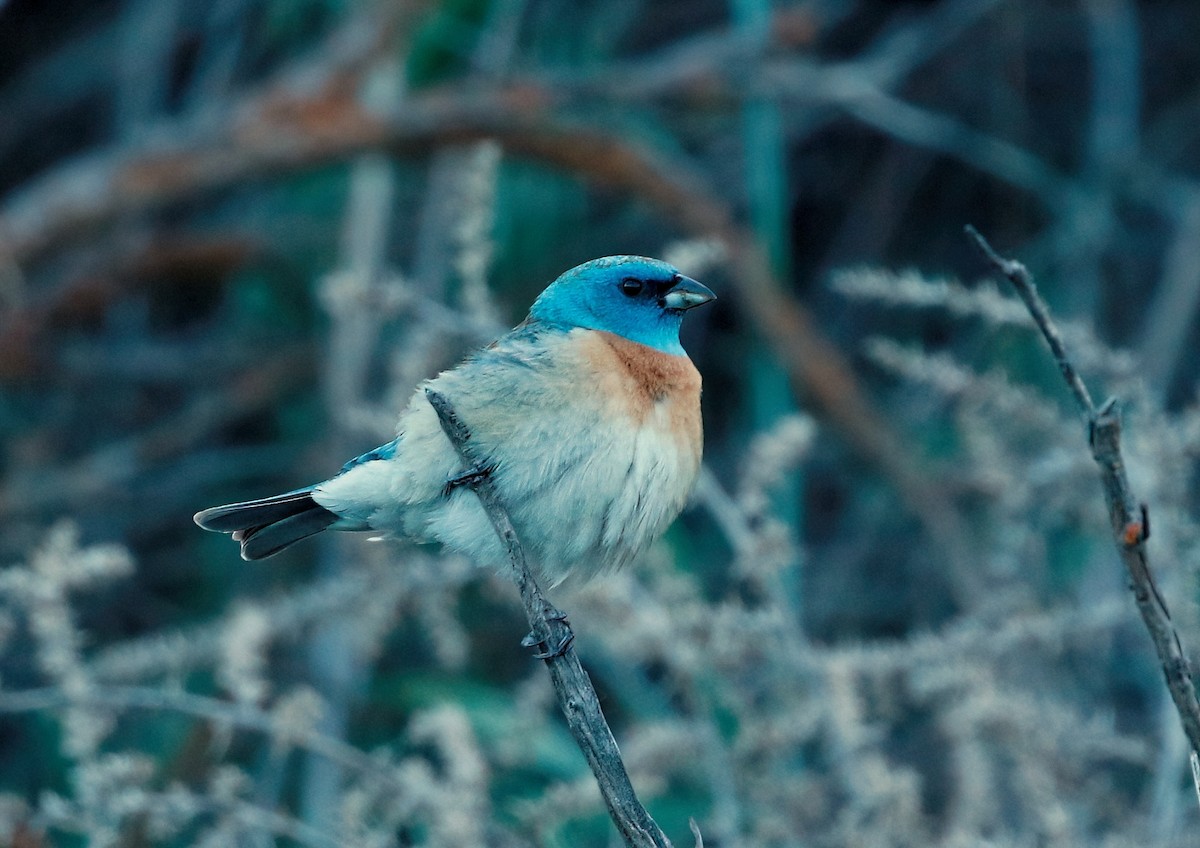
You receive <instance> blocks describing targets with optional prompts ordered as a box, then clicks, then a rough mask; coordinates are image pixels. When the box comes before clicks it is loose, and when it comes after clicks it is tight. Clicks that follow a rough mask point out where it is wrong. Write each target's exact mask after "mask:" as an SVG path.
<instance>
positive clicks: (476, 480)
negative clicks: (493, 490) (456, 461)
mask: <svg viewBox="0 0 1200 848" xmlns="http://www.w3.org/2000/svg"><path fill="white" fill-rule="evenodd" d="M495 470H496V466H494V465H485V466H482V467H480V466H475V467H474V468H471V469H468V470H467V471H464V472H463V473H462V474H459V475H458V476H457V477H451V478H450V479H449V480H447V481H446V485H445V486H444V487H443V488H444V491H445V494H447V495H449V494H450V493H451V492H453V491H454V490H455V489H461V488H462V487H463V486H466V487H467V488H469V489H474V488H475V487H476V486H478V485H479V484H480V483H482V482H483V481H484V480H486V479H487V478H488V477H491V476H492V473H493V472H494V471H495Z"/></svg>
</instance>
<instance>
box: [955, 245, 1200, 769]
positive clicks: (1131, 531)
mask: <svg viewBox="0 0 1200 848" xmlns="http://www.w3.org/2000/svg"><path fill="white" fill-rule="evenodd" d="M966 232H967V235H968V236H969V237H970V238H971V239H972V240H973V241H974V242H975V245H976V246H977V247H978V248H979V250H980V252H982V253H983V255H984V257H985V258H987V260H988V261H989V262H990V263H991V264H992V265H993V266H994V267H995V268H996V270H997V271H999V272H1000V273H1001V274H1003V275H1004V276H1005V277H1006V278H1007V279H1008V281H1009V282H1011V283H1012V284H1013V287H1014V288H1015V289H1016V290H1017V294H1019V295H1020V297H1021V300H1023V301H1024V302H1025V305H1026V306H1027V307H1028V308H1029V312H1030V314H1031V315H1032V316H1033V319H1034V321H1035V322H1036V323H1037V326H1038V329H1040V330H1041V332H1042V335H1043V336H1044V337H1045V339H1046V342H1047V343H1048V344H1049V345H1050V350H1051V352H1052V353H1053V354H1054V359H1055V360H1056V361H1057V363H1058V367H1059V370H1060V371H1061V372H1062V375H1063V378H1064V379H1065V380H1066V381H1067V385H1068V386H1069V387H1070V389H1071V393H1072V394H1073V395H1074V396H1075V401H1076V403H1077V404H1078V406H1079V408H1080V411H1081V412H1083V414H1084V416H1086V418H1087V422H1088V436H1089V441H1090V443H1091V448H1092V457H1093V459H1095V460H1096V464H1097V465H1099V466H1100V476H1101V481H1102V482H1103V485H1104V498H1105V501H1106V502H1107V503H1108V515H1109V520H1110V521H1111V523H1112V530H1113V539H1114V541H1115V542H1116V546H1117V552H1118V553H1119V554H1120V556H1121V560H1122V562H1124V563H1125V568H1126V570H1127V571H1128V572H1129V581H1130V588H1131V589H1132V590H1133V596H1134V599H1135V600H1136V601H1137V607H1138V612H1140V613H1141V615H1142V621H1143V622H1145V624H1146V629H1147V630H1149V631H1150V638H1151V639H1153V640H1154V648H1155V650H1156V651H1157V652H1158V661H1159V664H1160V665H1161V666H1162V670H1163V674H1164V675H1165V677H1166V680H1167V688H1168V689H1169V690H1170V692H1171V699H1172V700H1173V701H1174V702H1175V709H1176V711H1177V712H1178V713H1179V719H1180V721H1181V722H1182V724H1183V731H1184V733H1186V734H1187V738H1188V742H1189V743H1190V744H1191V746H1192V750H1193V751H1196V752H1200V703H1198V702H1197V700H1196V689H1195V686H1194V685H1193V683H1192V671H1191V668H1190V666H1189V665H1188V660H1187V654H1186V652H1185V651H1184V650H1183V644H1182V643H1181V642H1180V639H1179V633H1178V631H1176V629H1175V625H1174V623H1172V621H1171V614H1170V612H1169V611H1168V610H1167V604H1166V602H1165V601H1164V600H1163V597H1162V595H1161V594H1159V591H1158V586H1157V585H1155V582H1154V576H1153V574H1151V572H1150V560H1149V557H1148V555H1147V552H1146V540H1147V539H1148V538H1149V537H1150V516H1149V513H1148V512H1147V510H1146V506H1145V504H1139V503H1138V501H1137V499H1136V498H1134V496H1133V492H1132V491H1131V490H1130V488H1129V480H1128V478H1127V477H1126V474H1125V460H1124V458H1123V457H1122V456H1121V442H1120V440H1121V416H1120V413H1119V412H1118V410H1117V401H1116V398H1110V399H1109V400H1107V401H1105V402H1104V403H1103V404H1102V405H1101V406H1100V407H1099V408H1097V407H1096V406H1095V405H1094V404H1093V403H1092V398H1091V395H1090V394H1088V390H1087V387H1086V386H1084V384H1083V380H1082V378H1080V376H1079V372H1078V371H1076V370H1075V366H1074V365H1073V364H1072V363H1071V360H1070V358H1069V357H1068V356H1067V352H1066V350H1065V349H1064V347H1063V343H1062V338H1061V336H1059V333H1058V329H1057V328H1056V327H1055V326H1054V321H1053V320H1052V319H1051V318H1050V311H1049V309H1048V308H1047V307H1046V304H1045V302H1044V301H1043V300H1042V299H1041V297H1040V296H1039V295H1038V293H1037V288H1036V287H1035V286H1034V284H1033V278H1032V277H1031V276H1030V274H1029V271H1028V270H1027V269H1026V268H1025V266H1024V265H1022V264H1021V263H1020V262H1017V261H1016V260H1012V259H1005V258H1003V257H1001V256H1000V255H999V254H997V253H996V252H995V251H994V250H993V249H992V246H991V245H990V244H988V242H987V240H986V239H985V238H984V237H983V236H981V235H980V234H979V232H978V230H976V229H975V228H974V227H971V226H968V227H967V228H966Z"/></svg>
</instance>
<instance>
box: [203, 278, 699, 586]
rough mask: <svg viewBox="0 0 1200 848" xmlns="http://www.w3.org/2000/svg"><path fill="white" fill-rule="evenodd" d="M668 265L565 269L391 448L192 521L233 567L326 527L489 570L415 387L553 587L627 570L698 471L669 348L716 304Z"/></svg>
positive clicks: (411, 406)
mask: <svg viewBox="0 0 1200 848" xmlns="http://www.w3.org/2000/svg"><path fill="white" fill-rule="evenodd" d="M715 297H716V295H715V294H714V293H713V292H712V290H711V289H709V288H707V287H706V286H704V285H702V284H701V283H699V282H697V281H696V280H694V279H692V278H690V277H687V276H684V275H683V274H682V273H681V272H680V271H679V270H678V269H677V268H675V267H674V266H673V265H671V264H669V263H667V262H664V261H662V260H659V259H652V258H648V257H643V256H627V255H621V256H607V257H602V258H599V259H593V260H591V261H590V262H585V263H583V264H582V265H578V266H576V267H574V268H572V269H570V270H568V271H566V272H565V273H563V274H562V275H561V276H559V277H558V278H557V279H555V280H554V281H553V282H552V283H550V285H548V286H547V287H546V288H545V289H544V290H543V291H542V293H541V294H540V295H539V296H538V297H537V298H536V300H535V301H534V303H533V305H532V306H531V307H530V309H529V314H528V316H527V317H526V318H525V319H524V320H523V321H522V322H521V323H520V324H518V325H517V326H516V327H514V328H513V329H512V330H509V331H508V332H507V333H505V334H504V335H502V336H501V337H500V338H498V339H497V340H496V341H494V342H493V343H492V344H490V345H488V346H487V347H484V348H482V349H480V350H477V351H475V352H474V353H472V354H471V355H469V356H468V357H467V358H466V359H465V360H464V361H463V362H462V363H460V364H459V365H457V366H456V367H454V368H452V369H450V370H447V371H443V372H442V373H441V374H439V375H437V376H436V377H433V378H432V379H430V380H427V381H425V382H424V383H423V384H422V385H421V386H418V387H417V389H416V391H414V393H413V395H412V399H411V400H410V402H409V403H408V406H407V408H406V409H405V410H404V411H403V412H402V413H401V415H400V418H399V422H398V425H397V435H396V437H395V438H394V439H392V440H391V441H389V442H387V443H386V444H384V445H381V446H379V447H377V448H374V449H373V450H370V451H368V452H366V453H364V454H362V455H361V456H358V457H356V458H354V459H352V460H350V461H349V462H347V463H346V464H345V465H343V466H342V469H341V470H340V471H339V472H338V473H337V474H335V475H334V476H333V477H330V478H329V479H327V480H325V481H323V482H320V483H317V484H315V485H311V486H306V487H304V488H301V489H296V490H293V491H290V492H286V493H284V494H281V495H276V496H274V497H268V498H262V499H260V500H252V501H244V502H241V503H233V504H226V505H223V506H216V507H212V508H209V509H205V510H202V511H200V512H198V513H196V515H195V517H194V520H195V522H196V524H198V525H199V526H200V527H203V528H204V529H206V530H212V531H216V532H221V533H231V534H232V535H233V539H234V540H235V541H237V542H239V543H240V544H241V555H242V558H243V559H245V560H258V559H263V558H265V557H269V556H273V555H275V554H277V553H279V552H280V551H282V550H284V549H285V548H288V547H290V546H291V545H292V544H294V543H296V542H298V541H300V540H301V539H305V538H308V537H310V536H313V535H315V534H317V533H320V532H322V531H324V530H348V531H374V532H375V533H376V534H377V535H382V536H384V537H395V538H400V539H407V540H411V541H414V542H418V543H422V542H439V543H441V544H442V545H443V546H444V547H446V548H449V549H451V550H455V551H459V552H461V553H464V554H466V555H467V556H468V557H470V558H472V559H474V560H475V561H476V562H478V563H480V564H490V565H493V566H494V567H497V568H501V567H503V563H505V562H507V560H506V559H505V549H504V547H503V546H502V544H501V542H500V540H499V538H498V537H497V536H496V534H495V533H494V531H493V530H492V526H491V524H490V521H489V519H488V517H487V514H486V512H485V511H484V509H483V507H482V505H481V504H480V502H479V500H478V498H477V497H476V496H475V494H474V493H473V491H471V490H470V488H469V487H467V486H455V485H452V482H453V481H455V480H456V479H459V478H461V476H462V475H463V474H464V473H465V472H466V471H468V470H469V469H464V467H463V465H464V463H463V461H462V460H461V459H460V457H459V455H458V454H457V452H456V451H455V449H454V447H453V445H452V444H451V442H450V440H449V438H448V437H447V436H446V435H445V433H444V432H443V430H442V427H441V424H440V421H439V418H438V416H437V413H436V412H435V410H434V408H433V407H432V406H431V405H430V401H429V398H428V396H427V394H426V391H425V390H427V389H428V390H432V391H435V392H437V393H439V394H441V395H442V396H443V397H445V398H446V399H447V400H448V401H449V403H450V404H451V405H452V406H453V408H454V409H455V410H456V412H457V413H458V416H459V418H460V419H461V420H462V421H463V423H464V424H465V426H466V427H467V429H468V431H469V432H470V438H471V445H472V448H473V450H474V452H475V454H476V456H478V457H480V458H481V462H480V467H486V468H487V469H488V473H489V474H490V475H491V477H492V481H493V485H494V490H495V492H496V493H497V495H498V496H499V498H500V501H501V503H503V504H504V506H505V508H506V510H507V511H508V512H509V514H510V517H511V519H512V522H513V525H514V527H515V529H516V531H517V535H518V537H519V538H520V540H521V543H522V545H523V547H524V548H525V550H526V553H527V555H529V556H530V557H531V558H532V560H533V563H534V570H535V573H536V574H538V576H540V577H541V578H543V579H547V580H548V581H549V582H550V585H557V584H559V583H561V582H562V581H563V580H564V579H565V578H566V577H567V576H568V575H571V574H582V575H583V577H584V578H585V579H590V578H591V577H593V576H595V575H598V574H600V573H603V572H605V571H608V570H611V569H616V568H619V567H621V566H622V565H625V564H626V563H628V562H629V561H630V560H632V559H633V558H634V557H636V556H637V555H638V554H639V553H641V552H642V551H643V550H645V549H646V548H647V547H648V546H649V545H650V544H651V543H652V542H653V541H654V540H655V539H657V538H658V537H659V536H660V535H662V533H664V532H665V530H666V528H667V527H668V526H669V525H670V524H671V522H673V521H674V520H675V518H676V517H677V516H678V515H679V513H680V512H681V511H682V510H683V507H684V506H685V504H686V502H687V498H688V496H689V493H690V491H691V489H692V486H693V484H694V483H695V481H696V477H697V475H698V473H699V469H700V460H701V455H702V450H703V428H702V424H701V417H700V391H701V377H700V373H699V371H697V369H696V367H695V365H694V364H693V363H692V361H691V359H689V358H688V356H687V353H686V352H685V351H684V349H683V346H682V345H681V343H680V340H679V330H680V326H681V324H682V321H683V317H684V313H685V312H687V311H688V310H690V309H693V308H695V307H697V306H700V305H702V304H705V303H708V302H709V301H711V300H714V299H715Z"/></svg>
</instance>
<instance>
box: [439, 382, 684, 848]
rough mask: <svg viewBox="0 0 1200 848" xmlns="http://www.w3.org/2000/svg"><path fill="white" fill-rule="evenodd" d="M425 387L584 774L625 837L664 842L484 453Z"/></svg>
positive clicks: (446, 404)
mask: <svg viewBox="0 0 1200 848" xmlns="http://www.w3.org/2000/svg"><path fill="white" fill-rule="evenodd" d="M425 394H426V396H427V397H428V398H429V403H430V405H431V406H433V408H434V410H435V411H436V412H437V415H438V419H439V420H440V421H441V424H442V429H443V430H444V431H445V433H446V437H447V438H448V439H450V443H451V444H452V445H454V450H455V451H456V452H457V453H458V455H459V457H460V458H461V459H462V461H463V463H464V464H465V466H466V469H467V473H466V474H465V475H464V476H463V477H461V478H459V482H461V483H462V485H465V486H468V487H470V488H471V490H472V491H474V492H475V494H476V495H477V496H478V498H479V502H480V503H481V504H482V505H483V509H484V511H485V512H486V513H487V516H488V518H489V519H490V520H491V522H492V527H493V528H494V529H495V531H496V535H497V536H498V537H499V538H500V541H501V543H502V544H503V545H504V547H505V550H506V551H507V553H508V559H509V562H510V563H511V564H512V568H513V578H514V579H515V580H516V583H517V588H518V589H519V590H520V592H521V601H522V602H523V603H524V605H525V615H526V617H527V618H528V619H529V627H530V631H531V632H530V635H529V636H527V637H526V642H525V644H527V645H531V646H532V645H538V646H539V647H540V648H541V653H539V654H538V656H539V657H541V658H542V659H544V660H545V661H546V665H547V667H548V668H549V669H550V677H551V679H552V680H553V681H554V691H555V693H556V694H557V695H558V705H559V708H560V709H561V710H562V712H563V715H564V716H565V717H566V719H567V725H568V726H569V727H570V729H571V734H572V735H573V736H574V737H575V742H576V743H577V744H578V745H579V747H580V749H581V750H582V751H583V754H584V756H585V757H587V761H588V765H589V766H590V767H591V769H592V774H594V775H595V776H596V782H597V784H599V786H600V794H601V795H603V796H604V803H605V805H606V806H607V807H608V812H609V815H610V816H611V817H612V820H613V824H615V825H616V827H617V830H618V831H619V832H620V834H621V837H622V838H623V839H624V840H625V844H626V845H630V846H657V848H669V846H670V845H671V843H670V841H669V840H668V839H667V837H666V834H664V833H663V832H662V830H661V829H660V828H659V826H658V825H657V824H656V823H655V821H654V819H652V818H651V817H650V814H649V813H648V812H646V808H645V807H643V806H642V804H641V802H640V801H638V798H637V794H636V793H635V792H634V789H633V784H632V783H630V781H629V774H628V772H626V770H625V763H624V761H623V760H622V759H621V752H620V751H619V750H618V749H617V743H616V740H615V739H613V735H612V731H611V730H609V728H608V723H607V722H606V721H605V719H604V713H603V712H602V711H601V710H600V700H599V698H597V697H596V690H595V689H594V688H593V687H592V681H591V680H590V679H589V678H588V676H587V673H586V672H585V671H584V670H583V666H582V665H580V663H579V657H578V655H577V654H576V653H575V649H574V647H572V642H573V641H574V639H575V634H574V633H573V632H572V630H571V626H570V624H569V623H568V622H567V618H566V616H565V615H563V614H562V613H561V612H559V611H558V610H557V609H555V608H554V607H553V606H552V605H551V604H550V602H549V601H547V600H546V598H545V596H543V595H542V592H541V589H539V588H538V585H537V582H536V581H535V580H534V578H533V574H532V573H531V572H530V570H529V565H528V562H527V561H526V558H525V551H524V549H523V548H522V547H521V542H520V539H518V538H517V531H516V529H515V528H514V527H513V523H512V519H511V518H510V517H509V515H508V511H507V510H506V509H505V507H504V504H503V503H502V502H501V500H500V496H499V494H498V493H497V492H496V486H495V484H494V483H493V481H492V477H491V474H490V473H489V472H488V471H487V464H486V458H485V457H481V456H479V455H477V453H476V452H475V449H474V444H473V443H472V442H471V431H470V429H469V428H468V427H467V425H466V423H465V422H464V421H463V420H462V419H461V418H460V417H459V416H458V413H457V412H456V411H455V410H454V407H453V406H452V405H451V403H450V401H449V400H447V399H446V397H445V396H444V395H441V394H439V393H438V392H435V391H433V390H432V389H426V390H425Z"/></svg>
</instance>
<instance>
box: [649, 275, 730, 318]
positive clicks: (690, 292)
mask: <svg viewBox="0 0 1200 848" xmlns="http://www.w3.org/2000/svg"><path fill="white" fill-rule="evenodd" d="M716 299H717V296H716V295H715V294H713V293H712V289H710V288H709V287H708V286H705V285H702V284H700V283H698V282H696V281H695V280H693V279H692V278H691V277H678V278H677V282H676V283H675V285H674V286H672V287H671V288H670V289H668V290H667V293H666V294H664V295H663V296H662V304H663V306H664V307H666V308H667V309H679V310H683V309H691V308H692V307H694V306H700V305H701V304H705V303H708V302H709V301H710V300H716Z"/></svg>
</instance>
